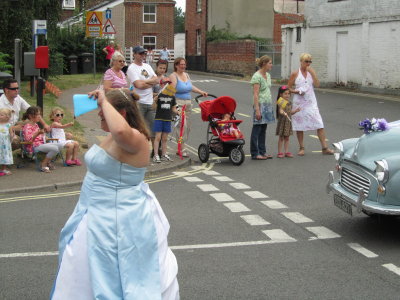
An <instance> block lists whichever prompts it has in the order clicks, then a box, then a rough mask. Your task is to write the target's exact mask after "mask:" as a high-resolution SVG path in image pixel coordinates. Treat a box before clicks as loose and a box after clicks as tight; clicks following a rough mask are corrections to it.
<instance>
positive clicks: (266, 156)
mask: <svg viewBox="0 0 400 300" xmlns="http://www.w3.org/2000/svg"><path fill="white" fill-rule="evenodd" d="M262 156H263V157H265V159H273V158H274V157H273V156H272V155H269V154H264V155H262Z"/></svg>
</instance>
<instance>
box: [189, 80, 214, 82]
mask: <svg viewBox="0 0 400 300" xmlns="http://www.w3.org/2000/svg"><path fill="white" fill-rule="evenodd" d="M191 81H192V82H218V80H215V79H197V80H191Z"/></svg>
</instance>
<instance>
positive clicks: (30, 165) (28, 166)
mask: <svg viewBox="0 0 400 300" xmlns="http://www.w3.org/2000/svg"><path fill="white" fill-rule="evenodd" d="M96 87H97V85H85V86H82V87H79V88H74V89H70V90H66V91H64V92H63V93H62V94H61V96H60V97H59V99H58V103H59V105H60V106H63V107H65V108H67V109H68V110H70V111H71V112H72V111H73V104H72V96H73V95H74V94H87V93H88V92H89V91H92V90H94V89H96ZM97 113H98V111H92V112H89V113H87V114H84V115H82V116H79V117H78V118H77V121H78V122H79V123H80V124H82V125H83V126H84V127H85V130H84V136H85V139H86V141H87V144H88V146H89V148H90V147H91V146H92V145H93V144H98V143H99V141H100V140H101V138H102V137H104V136H106V135H107V133H106V132H104V131H103V130H101V129H100V119H99V117H98V116H97ZM169 146H171V147H174V146H175V144H172V143H170V145H169ZM86 151H87V149H82V148H81V155H80V156H81V157H80V158H81V161H82V163H83V164H82V166H80V167H77V166H73V167H64V166H62V162H61V160H57V161H56V163H55V166H56V168H57V169H56V170H54V171H52V173H51V174H46V173H42V172H39V171H38V170H37V169H36V166H35V163H34V162H28V161H23V163H24V165H25V166H24V167H23V168H17V167H16V164H18V163H20V162H21V159H20V158H19V157H18V158H17V161H15V162H14V165H13V166H12V168H11V171H12V172H13V174H12V175H10V176H1V177H0V195H1V194H8V195H9V194H15V193H18V192H27V191H32V192H34V191H41V190H47V191H51V190H53V191H54V190H56V189H59V188H62V187H68V186H74V187H76V188H80V185H81V183H82V180H83V178H84V176H85V174H86V166H85V163H84V159H83V155H84V153H85V152H86ZM174 152H175V151H170V153H174ZM171 158H173V160H174V161H173V162H162V163H158V164H157V163H153V162H150V165H149V166H148V168H147V173H146V177H148V176H152V177H153V176H156V175H157V174H162V173H165V172H168V171H171V170H174V169H178V168H182V167H185V166H188V165H190V163H191V159H190V158H184V159H183V160H181V159H180V158H179V157H177V156H175V154H174V155H171Z"/></svg>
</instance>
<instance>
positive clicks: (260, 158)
mask: <svg viewBox="0 0 400 300" xmlns="http://www.w3.org/2000/svg"><path fill="white" fill-rule="evenodd" d="M251 159H253V160H266V159H267V158H266V157H265V156H262V155H257V156H254V157H252V158H251Z"/></svg>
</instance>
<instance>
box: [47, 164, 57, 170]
mask: <svg viewBox="0 0 400 300" xmlns="http://www.w3.org/2000/svg"><path fill="white" fill-rule="evenodd" d="M47 167H49V170H55V169H56V167H55V166H54V164H53V163H48V164H47Z"/></svg>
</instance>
